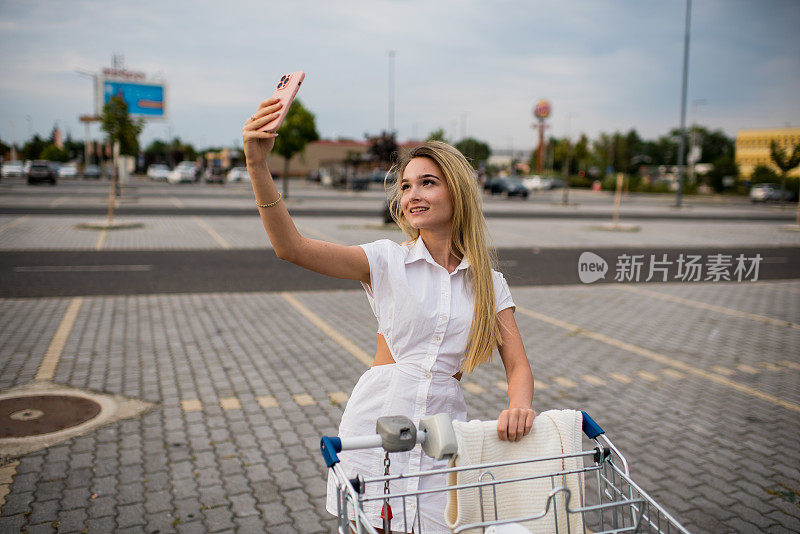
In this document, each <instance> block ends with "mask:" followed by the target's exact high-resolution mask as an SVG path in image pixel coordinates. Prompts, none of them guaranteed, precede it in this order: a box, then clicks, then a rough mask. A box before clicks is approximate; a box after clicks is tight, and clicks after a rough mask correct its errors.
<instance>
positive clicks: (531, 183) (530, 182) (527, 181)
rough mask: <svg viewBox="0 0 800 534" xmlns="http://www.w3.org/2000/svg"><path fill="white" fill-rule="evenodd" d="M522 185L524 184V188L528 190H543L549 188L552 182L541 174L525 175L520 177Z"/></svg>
mask: <svg viewBox="0 0 800 534" xmlns="http://www.w3.org/2000/svg"><path fill="white" fill-rule="evenodd" d="M522 185H524V186H525V189H527V190H528V191H544V190H545V189H550V188H551V187H552V185H553V182H552V180H551V179H550V178H544V177H542V176H527V177H525V178H523V179H522Z"/></svg>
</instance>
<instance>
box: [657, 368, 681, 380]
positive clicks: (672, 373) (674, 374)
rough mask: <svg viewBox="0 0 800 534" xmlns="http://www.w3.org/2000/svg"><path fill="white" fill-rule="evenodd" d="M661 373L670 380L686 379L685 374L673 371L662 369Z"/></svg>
mask: <svg viewBox="0 0 800 534" xmlns="http://www.w3.org/2000/svg"><path fill="white" fill-rule="evenodd" d="M661 372H662V373H664V374H665V375H667V376H669V377H672V378H686V375H685V374H683V373H679V372H678V371H676V370H675V369H662V370H661Z"/></svg>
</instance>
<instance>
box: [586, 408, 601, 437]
mask: <svg viewBox="0 0 800 534" xmlns="http://www.w3.org/2000/svg"><path fill="white" fill-rule="evenodd" d="M581 413H582V414H583V433H584V434H586V437H588V438H589V439H594V438H596V437H597V436H599V435H600V434H605V433H606V431H605V430H603V429H602V428H600V425H598V424H597V423H595V422H594V419H592V418H591V417H589V414H588V413H586V412H581Z"/></svg>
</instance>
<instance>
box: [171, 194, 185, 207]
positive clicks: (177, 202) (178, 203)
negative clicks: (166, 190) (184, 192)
mask: <svg viewBox="0 0 800 534" xmlns="http://www.w3.org/2000/svg"><path fill="white" fill-rule="evenodd" d="M169 201H170V202H172V205H173V206H175V207H176V208H180V209H183V202H181V201H180V200H179V199H177V198H175V197H169Z"/></svg>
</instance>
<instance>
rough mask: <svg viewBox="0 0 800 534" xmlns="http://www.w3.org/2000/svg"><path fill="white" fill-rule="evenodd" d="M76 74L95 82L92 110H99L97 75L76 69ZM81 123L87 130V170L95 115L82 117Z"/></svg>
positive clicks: (84, 160)
mask: <svg viewBox="0 0 800 534" xmlns="http://www.w3.org/2000/svg"><path fill="white" fill-rule="evenodd" d="M75 73H76V74H77V75H78V76H83V77H84V78H91V79H92V82H93V83H92V91H93V94H94V102H92V104H93V106H94V107H93V108H92V109H93V110H97V74H95V73H94V72H91V71H88V70H85V69H75ZM80 121H81V122H82V123H83V124H84V126H85V128H86V129H85V138H84V141H83V166H84V168H85V167H86V165H88V164H89V124H90V123H92V122H95V117H94V113H90V114H89V115H82V116H81V117H80Z"/></svg>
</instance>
